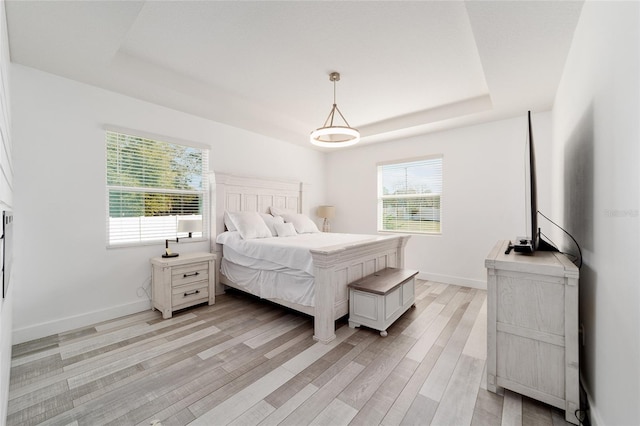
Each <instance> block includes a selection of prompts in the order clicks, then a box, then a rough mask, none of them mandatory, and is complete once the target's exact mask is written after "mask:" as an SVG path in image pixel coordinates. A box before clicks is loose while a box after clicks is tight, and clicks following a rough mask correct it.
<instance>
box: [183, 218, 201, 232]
mask: <svg viewBox="0 0 640 426" xmlns="http://www.w3.org/2000/svg"><path fill="white" fill-rule="evenodd" d="M178 232H189V233H191V232H202V220H200V219H179V220H178Z"/></svg>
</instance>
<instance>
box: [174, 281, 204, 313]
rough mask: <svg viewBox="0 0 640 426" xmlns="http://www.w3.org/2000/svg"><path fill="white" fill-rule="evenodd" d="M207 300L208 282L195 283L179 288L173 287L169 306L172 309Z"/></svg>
mask: <svg viewBox="0 0 640 426" xmlns="http://www.w3.org/2000/svg"><path fill="white" fill-rule="evenodd" d="M200 299H202V302H206V301H207V300H209V282H208V281H197V282H194V283H190V284H185V285H181V286H173V288H172V289H171V305H172V306H173V309H181V308H182V307H186V306H191V305H195V304H197V303H199V300H200ZM183 305H184V306H183Z"/></svg>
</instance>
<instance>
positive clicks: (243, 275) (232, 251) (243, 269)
mask: <svg viewBox="0 0 640 426" xmlns="http://www.w3.org/2000/svg"><path fill="white" fill-rule="evenodd" d="M378 238H380V237H377V236H373V235H359V234H335V233H313V234H298V235H295V236H291V237H272V238H256V239H248V240H244V239H242V237H241V236H240V234H239V232H237V231H231V232H229V231H227V232H223V233H222V234H220V235H218V238H216V242H217V243H218V244H222V245H223V246H222V253H223V259H222V262H221V267H220V272H222V274H223V275H224V276H225V277H227V278H228V279H229V280H231V282H233V283H235V284H237V285H239V286H242V287H244V288H245V289H246V291H248V292H249V293H252V294H254V295H256V296H259V297H262V298H278V299H282V300H286V301H288V302H293V303H298V304H301V305H304V306H314V295H315V292H314V287H313V284H314V279H313V259H312V258H311V252H310V251H309V250H310V249H322V248H325V247H335V246H340V245H350V244H357V243H361V242H365V241H370V240H374V239H378Z"/></svg>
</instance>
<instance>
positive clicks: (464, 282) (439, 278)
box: [417, 272, 487, 290]
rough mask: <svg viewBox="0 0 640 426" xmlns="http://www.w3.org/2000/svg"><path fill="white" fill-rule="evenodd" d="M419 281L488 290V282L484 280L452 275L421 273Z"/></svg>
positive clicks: (418, 276)
mask: <svg viewBox="0 0 640 426" xmlns="http://www.w3.org/2000/svg"><path fill="white" fill-rule="evenodd" d="M417 278H418V279H419V280H428V281H436V282H439V283H443V284H453V285H461V286H464V287H471V288H477V289H480V290H486V289H487V282H486V281H482V280H471V279H469V278H461V277H452V276H450V275H439V274H430V273H427V272H420V273H419V274H418V275H417Z"/></svg>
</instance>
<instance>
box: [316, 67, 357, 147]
mask: <svg viewBox="0 0 640 426" xmlns="http://www.w3.org/2000/svg"><path fill="white" fill-rule="evenodd" d="M329 81H332V82H333V107H332V108H331V111H330V112H329V116H328V117H327V119H326V120H325V122H324V125H323V126H322V127H320V128H319V129H316V130H314V131H313V132H311V137H310V140H311V143H312V144H314V145H316V146H321V147H325V148H340V147H345V146H351V145H355V144H357V143H358V142H359V141H360V132H359V131H358V130H357V129H354V128H353V127H350V126H349V123H348V122H347V120H346V119H345V118H344V115H342V113H341V112H340V110H339V109H338V104H336V81H340V73H337V72H332V73H331V74H329ZM336 112H337V113H338V115H339V116H340V118H342V121H344V124H345V125H344V126H338V125H334V123H333V120H334V118H335V115H336Z"/></svg>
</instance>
